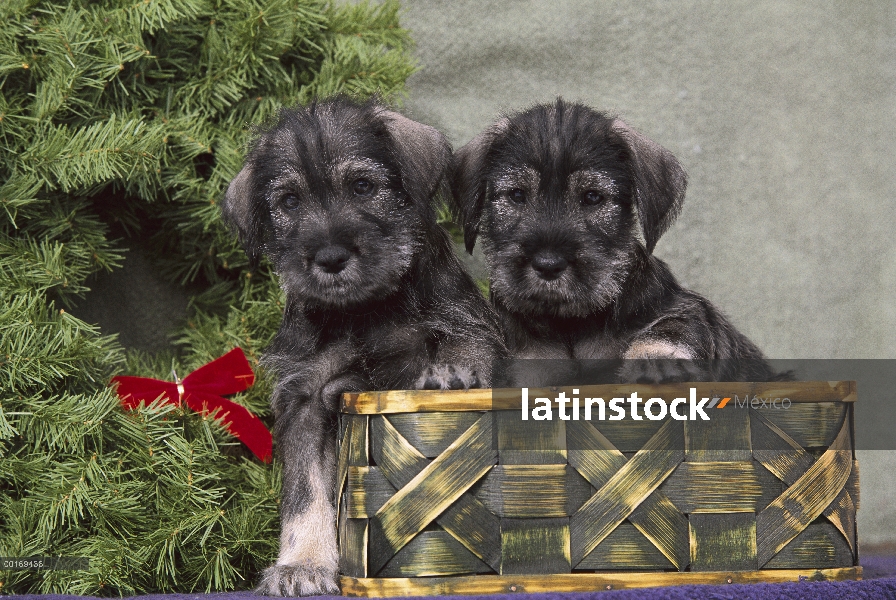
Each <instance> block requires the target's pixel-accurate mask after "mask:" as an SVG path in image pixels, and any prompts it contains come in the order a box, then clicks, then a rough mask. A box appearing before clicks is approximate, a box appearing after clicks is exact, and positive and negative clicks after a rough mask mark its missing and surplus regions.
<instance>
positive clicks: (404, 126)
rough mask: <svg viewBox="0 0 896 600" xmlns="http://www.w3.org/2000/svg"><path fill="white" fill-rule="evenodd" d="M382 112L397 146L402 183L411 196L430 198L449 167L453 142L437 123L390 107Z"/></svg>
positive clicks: (423, 198)
mask: <svg viewBox="0 0 896 600" xmlns="http://www.w3.org/2000/svg"><path fill="white" fill-rule="evenodd" d="M382 115H383V120H384V122H385V124H386V129H388V130H389V135H390V136H391V137H392V140H393V141H394V142H395V147H396V149H397V150H398V160H399V162H400V164H401V183H402V186H404V188H405V190H406V191H407V192H409V193H410V195H411V197H412V198H419V199H421V200H423V201H426V200H428V199H429V198H430V197H431V196H432V195H433V193H434V192H435V191H436V189H437V188H438V186H439V184H440V183H442V181H443V179H444V177H445V173H446V172H447V171H448V163H449V162H450V160H451V145H450V144H449V143H448V140H447V139H445V136H444V135H442V133H441V132H440V131H439V130H438V129H436V128H435V127H430V126H429V125H424V124H423V123H418V122H417V121H412V120H411V119H408V118H407V117H405V116H403V115H400V114H398V113H397V112H394V111H391V110H386V111H383V113H382Z"/></svg>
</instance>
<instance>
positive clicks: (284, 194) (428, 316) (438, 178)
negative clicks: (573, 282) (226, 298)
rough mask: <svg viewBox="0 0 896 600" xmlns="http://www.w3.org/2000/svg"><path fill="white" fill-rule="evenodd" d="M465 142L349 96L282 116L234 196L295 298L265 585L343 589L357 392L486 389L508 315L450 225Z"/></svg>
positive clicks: (229, 213) (234, 206) (276, 358)
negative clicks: (342, 514)
mask: <svg viewBox="0 0 896 600" xmlns="http://www.w3.org/2000/svg"><path fill="white" fill-rule="evenodd" d="M450 157H451V151H450V147H449V145H448V143H447V141H446V140H445V138H444V137H443V136H442V134H440V133H439V132H438V131H436V130H435V129H433V128H432V127H428V126H426V125H422V124H420V123H417V122H414V121H411V120H410V119H407V118H405V117H403V116H401V115H399V114H397V113H395V112H392V111H390V110H387V109H386V108H384V107H382V106H380V105H378V104H376V103H375V102H368V103H365V104H359V103H356V102H353V101H351V100H348V99H346V98H335V99H331V100H326V101H321V102H318V103H315V104H312V105H310V106H308V107H307V108H301V109H296V110H284V111H282V112H281V113H280V115H279V118H278V119H277V121H276V123H274V125H273V126H272V127H270V128H269V129H267V130H266V131H265V132H264V133H262V134H261V135H260V136H259V137H258V138H257V139H256V141H255V142H254V144H253V146H252V148H251V149H250V151H249V153H248V156H247V158H246V161H245V166H244V167H243V169H242V171H240V173H239V174H238V175H237V176H236V178H235V179H234V180H233V181H232V182H231V184H230V187H229V188H228V190H227V194H226V197H225V199H224V203H223V207H222V210H223V214H224V218H225V220H226V221H227V222H228V223H229V224H230V225H231V226H232V227H234V228H235V229H236V230H237V231H238V233H239V237H240V240H241V242H242V244H243V246H244V247H245V250H246V252H247V254H248V255H249V257H250V258H251V259H252V260H253V261H257V260H258V259H259V257H260V255H262V254H264V255H266V256H267V257H268V258H269V259H270V261H271V263H272V264H273V266H274V268H275V270H276V272H277V274H278V275H279V277H280V284H281V286H282V288H283V290H284V291H285V294H286V299H287V300H286V306H285V310H284V315H283V322H282V325H281V326H280V329H279V331H278V333H277V335H276V337H275V339H274V341H273V342H272V344H271V346H270V347H269V348H268V349H267V350H266V353H265V358H264V361H263V364H265V365H266V366H267V367H269V368H271V369H272V370H273V371H274V373H275V374H276V375H277V378H278V381H277V384H276V388H275V391H274V394H273V397H272V406H273V409H274V416H275V428H274V436H275V440H276V447H277V450H278V453H279V456H280V458H281V461H282V463H283V494H282V501H281V521H282V529H281V538H280V553H279V557H278V559H277V563H276V564H275V565H274V566H272V567H270V568H268V569H266V570H265V572H264V573H263V575H262V579H261V584H260V586H259V588H258V591H259V592H261V593H265V594H270V595H285V596H292V595H303V596H306V595H313V594H323V593H336V592H338V588H337V585H336V575H337V568H338V564H337V563H338V554H337V548H336V515H335V498H334V495H335V490H334V487H335V469H336V437H337V418H336V410H337V403H338V401H339V399H340V397H341V395H342V393H343V392H346V391H361V390H382V389H414V388H417V389H420V388H423V389H449V388H450V389H460V388H469V387H479V386H486V387H487V386H488V384H489V380H490V370H491V360H492V358H493V357H494V356H495V355H500V354H502V353H503V352H505V351H504V349H503V348H504V346H503V342H502V339H501V333H500V329H499V323H498V320H497V317H496V316H495V315H494V312H493V311H492V310H491V308H490V307H489V305H488V303H487V302H486V300H485V299H484V298H482V296H481V295H480V293H479V291H478V289H477V288H476V285H475V284H474V282H473V281H472V279H471V278H470V277H469V276H468V275H467V274H466V272H465V271H464V270H463V268H462V266H461V264H460V261H459V260H458V258H457V257H456V256H455V254H454V252H453V246H452V243H451V241H450V238H449V237H448V235H447V233H446V232H445V231H444V229H442V228H441V227H440V226H439V225H438V224H437V222H436V217H435V210H434V207H433V202H432V200H433V198H434V196H435V195H436V194H437V193H439V192H441V191H446V193H447V190H443V188H447V185H446V183H445V182H446V177H445V175H446V173H447V168H448V165H449V162H450Z"/></svg>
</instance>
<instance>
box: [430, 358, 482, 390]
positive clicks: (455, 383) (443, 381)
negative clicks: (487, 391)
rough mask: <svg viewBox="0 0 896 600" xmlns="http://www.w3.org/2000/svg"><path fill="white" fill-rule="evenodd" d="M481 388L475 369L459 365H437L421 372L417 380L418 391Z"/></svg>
mask: <svg viewBox="0 0 896 600" xmlns="http://www.w3.org/2000/svg"><path fill="white" fill-rule="evenodd" d="M478 387H482V382H481V381H480V380H479V375H478V374H477V373H476V369H471V368H470V367H464V366H461V365H450V364H438V365H432V366H430V367H427V368H426V369H424V370H423V373H422V374H421V375H420V378H419V379H417V389H418V390H466V389H470V388H478Z"/></svg>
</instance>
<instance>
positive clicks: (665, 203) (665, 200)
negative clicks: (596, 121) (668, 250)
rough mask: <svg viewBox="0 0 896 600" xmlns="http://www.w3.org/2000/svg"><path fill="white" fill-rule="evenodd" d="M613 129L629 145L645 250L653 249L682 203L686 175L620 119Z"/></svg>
mask: <svg viewBox="0 0 896 600" xmlns="http://www.w3.org/2000/svg"><path fill="white" fill-rule="evenodd" d="M613 130H614V131H615V132H616V133H617V134H618V135H619V136H620V137H622V139H623V140H624V141H625V143H626V144H627V145H628V148H629V153H630V155H631V161H632V170H633V175H634V179H635V205H636V207H637V209H638V219H639V220H640V221H641V228H642V229H643V231H644V241H645V242H646V244H647V251H648V252H653V248H654V246H656V243H657V241H659V239H660V236H662V235H663V234H664V233H665V232H666V230H667V229H669V226H670V225H672V222H673V221H675V219H676V217H678V213H679V212H680V211H681V205H682V204H683V203H684V192H685V188H686V187H687V181H688V180H687V175H686V174H685V172H684V169H683V168H682V166H681V164H680V163H679V162H678V160H677V159H676V158H675V157H674V156H673V155H672V153H671V152H669V151H668V150H666V149H665V148H663V147H662V146H660V145H659V144H657V143H656V142H654V141H653V140H650V139H648V138H646V137H645V136H643V135H641V134H640V133H638V132H637V131H635V130H634V129H632V128H631V127H629V126H628V125H626V124H625V123H623V122H622V121H620V120H619V119H616V120H615V121H614V122H613Z"/></svg>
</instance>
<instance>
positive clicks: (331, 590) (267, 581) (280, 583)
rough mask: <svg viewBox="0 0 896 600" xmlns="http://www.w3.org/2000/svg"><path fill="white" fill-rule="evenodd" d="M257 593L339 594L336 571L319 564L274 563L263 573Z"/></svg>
mask: <svg viewBox="0 0 896 600" xmlns="http://www.w3.org/2000/svg"><path fill="white" fill-rule="evenodd" d="M255 593H256V594H262V595H265V596H320V595H324V594H338V593H339V586H338V585H337V583H336V571H335V570H333V569H328V568H325V567H322V566H319V565H310V564H305V565H301V564H300V565H274V566H272V567H268V568H267V569H265V570H264V571H263V572H262V574H261V582H260V583H259V584H258V587H257V588H255Z"/></svg>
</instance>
